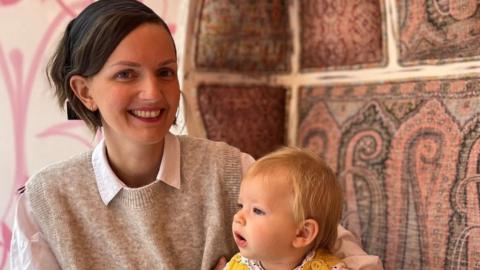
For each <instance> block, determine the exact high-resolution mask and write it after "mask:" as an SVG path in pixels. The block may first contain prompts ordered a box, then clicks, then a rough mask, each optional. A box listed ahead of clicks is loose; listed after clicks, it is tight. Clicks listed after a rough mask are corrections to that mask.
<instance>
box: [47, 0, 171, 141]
mask: <svg viewBox="0 0 480 270" xmlns="http://www.w3.org/2000/svg"><path fill="white" fill-rule="evenodd" d="M144 23H155V24H159V25H161V26H163V27H164V28H165V30H166V31H167V32H168V34H169V35H170V38H171V39H172V43H173V44H174V46H175V43H174V42H173V37H172V34H171V32H170V30H169V29H168V26H167V24H166V23H165V22H164V21H163V20H162V19H161V18H160V17H159V16H158V15H157V14H156V13H155V12H154V11H153V10H151V9H150V8H149V7H147V6H145V5H144V4H142V3H141V2H138V1H136V0H113V1H112V0H99V1H97V2H94V3H92V4H91V5H89V6H88V7H87V8H85V9H84V10H83V11H82V12H81V13H80V14H79V15H78V16H77V17H76V18H75V19H73V20H72V21H70V23H69V24H68V25H67V28H66V30H65V33H64V34H63V37H62V39H61V40H60V42H59V44H58V46H57V49H56V50H55V53H54V54H53V56H52V58H51V59H50V61H49V63H48V66H47V77H48V80H49V82H50V84H53V86H54V88H55V96H56V97H57V101H58V104H59V105H60V107H61V108H64V106H65V102H66V101H68V103H69V104H68V105H69V107H70V108H71V109H72V110H73V111H74V112H75V114H76V115H77V116H78V117H79V118H80V119H82V120H83V121H85V123H86V124H87V126H88V127H89V128H90V129H91V130H92V131H93V132H96V131H97V129H98V128H99V127H101V126H102V123H101V119H100V113H99V111H98V110H97V111H96V112H92V111H90V110H89V109H88V108H86V107H85V106H84V105H83V103H82V102H81V101H80V99H78V98H77V97H76V96H75V94H74V92H73V90H72V89H71V88H70V78H71V77H72V76H73V75H81V76H83V77H90V76H93V75H95V74H97V73H98V72H99V71H100V70H101V69H102V67H103V65H104V64H105V62H106V61H107V59H108V57H109V56H110V55H111V54H112V52H113V51H114V50H115V48H116V47H117V46H118V44H119V43H120V42H121V41H122V40H123V39H124V38H125V36H127V35H128V34H129V33H130V32H131V31H133V30H134V29H135V28H137V27H138V26H140V25H142V24H144Z"/></svg>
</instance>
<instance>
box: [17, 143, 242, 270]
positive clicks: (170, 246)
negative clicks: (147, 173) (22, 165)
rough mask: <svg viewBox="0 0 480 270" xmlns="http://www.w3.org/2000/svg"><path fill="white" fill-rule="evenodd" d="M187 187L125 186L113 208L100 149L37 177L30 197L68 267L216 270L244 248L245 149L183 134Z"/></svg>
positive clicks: (183, 177) (30, 184) (183, 170)
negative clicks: (97, 164)
mask: <svg viewBox="0 0 480 270" xmlns="http://www.w3.org/2000/svg"><path fill="white" fill-rule="evenodd" d="M179 139H180V148H181V188H180V189H179V190H178V189H175V188H173V187H171V186H169V185H167V184H165V183H163V182H156V183H155V184H153V185H149V186H146V187H142V188H138V189H129V190H122V191H120V193H119V194H117V196H116V197H115V198H114V199H113V200H112V201H111V202H110V203H109V205H108V206H106V205H105V204H104V203H103V202H102V200H101V198H100V195H99V193H98V188H97V184H96V181H95V175H94V172H93V167H92V162H91V155H92V152H88V153H84V154H80V155H78V156H75V157H73V158H71V159H69V160H67V161H64V162H61V163H57V164H54V165H51V166H49V167H47V168H45V169H43V170H41V171H40V172H39V173H37V174H36V175H34V176H33V177H32V178H31V179H30V180H29V182H28V184H27V189H26V194H27V198H28V199H29V200H30V203H31V205H32V210H33V214H34V217H35V219H36V220H37V222H38V224H39V226H40V228H41V230H42V232H43V234H44V236H45V238H46V239H47V241H48V243H49V245H50V247H51V249H52V251H53V252H54V254H55V256H56V258H57V260H58V262H59V263H60V265H61V267H62V269H90V270H91V269H210V268H211V267H213V266H214V265H215V264H216V262H217V260H218V259H219V258H220V257H221V256H226V257H230V256H232V255H233V254H234V253H235V251H236V247H235V244H234V242H233V239H232V236H231V229H230V228H231V220H232V217H233V214H234V211H235V205H236V201H237V195H238V189H239V185H240V178H241V166H240V152H239V151H238V150H237V149H236V148H233V147H230V146H228V145H226V144H224V143H217V142H211V141H208V140H204V139H197V138H191V137H187V136H181V137H179Z"/></svg>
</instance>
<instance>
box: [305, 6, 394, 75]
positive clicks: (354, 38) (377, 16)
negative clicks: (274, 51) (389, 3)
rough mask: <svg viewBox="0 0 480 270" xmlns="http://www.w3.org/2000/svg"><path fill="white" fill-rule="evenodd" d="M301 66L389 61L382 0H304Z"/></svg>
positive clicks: (372, 63) (339, 65)
mask: <svg viewBox="0 0 480 270" xmlns="http://www.w3.org/2000/svg"><path fill="white" fill-rule="evenodd" d="M300 3H301V4H300V5H301V10H300V16H299V18H300V23H301V27H300V33H301V38H300V43H301V56H300V58H301V68H302V69H316V68H330V69H345V68H353V66H357V68H358V65H363V67H366V66H379V65H382V64H384V63H386V60H387V59H386V49H385V48H386V46H384V44H383V42H384V40H385V38H384V34H383V30H382V29H383V27H382V25H383V19H384V17H385V16H384V15H383V13H384V12H383V9H384V8H383V1H382V0H353V1H351V0H348V1H347V0H340V1H337V0H335V1H332V0H301V1H300Z"/></svg>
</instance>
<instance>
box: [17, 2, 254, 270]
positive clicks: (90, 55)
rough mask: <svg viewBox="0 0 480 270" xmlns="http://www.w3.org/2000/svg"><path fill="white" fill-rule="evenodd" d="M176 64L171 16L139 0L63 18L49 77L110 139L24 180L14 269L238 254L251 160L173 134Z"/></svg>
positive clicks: (172, 262) (174, 265) (130, 265)
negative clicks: (237, 228)
mask: <svg viewBox="0 0 480 270" xmlns="http://www.w3.org/2000/svg"><path fill="white" fill-rule="evenodd" d="M177 69H178V67H177V54H176V48H175V44H174V42H173V39H172V36H171V33H170V31H169V29H168V27H167V25H166V24H165V22H164V21H163V20H162V19H161V18H160V17H159V16H158V15H157V14H155V13H154V12H153V11H152V10H151V9H150V8H148V7H147V6H145V5H144V4H142V3H141V2H138V1H135V0H116V1H111V0H100V1H97V2H94V3H92V4H91V5H90V6H88V7H87V8H86V9H85V10H84V11H83V12H82V13H80V14H79V15H78V16H77V17H76V18H75V19H74V20H72V21H71V22H70V23H69V24H68V26H67V28H66V30H65V32H64V35H63V38H62V39H61V41H60V43H59V44H58V47H57V49H56V52H55V54H54V56H53V57H52V60H51V61H50V64H49V66H48V75H49V78H50V82H51V83H52V85H53V87H54V90H55V94H56V97H57V101H58V103H59V105H60V106H61V107H62V108H63V106H64V105H65V102H67V101H68V103H69V105H70V107H71V108H72V109H73V111H74V112H75V113H76V114H77V115H78V117H79V118H80V119H82V120H83V121H84V122H85V123H86V124H87V125H88V126H89V127H90V129H91V130H92V131H93V132H96V131H97V130H99V129H101V131H102V132H103V135H104V136H103V138H104V139H103V140H102V141H101V142H100V143H99V144H98V145H97V146H96V148H95V149H94V150H93V151H89V152H86V153H83V154H80V155H77V156H74V157H72V158H70V159H68V160H66V161H63V162H59V163H57V164H53V165H51V166H47V167H46V168H44V169H42V170H41V171H40V172H38V173H36V174H34V175H33V176H32V177H31V178H30V179H29V180H28V182H27V185H26V189H25V191H24V193H23V194H22V195H21V196H20V198H19V202H18V211H17V216H16V225H15V227H14V228H13V240H12V252H11V266H12V268H13V269H23V268H25V267H29V266H33V268H35V269H59V268H62V269H66V268H77V269H85V268H93V269H105V268H113V269H120V268H121V269H125V268H127V269H155V268H158V267H159V266H161V268H163V269H211V268H212V267H213V266H215V264H216V262H217V261H218V259H219V258H220V257H221V256H228V255H231V254H233V253H234V252H235V245H234V242H233V238H232V235H231V233H230V232H229V226H228V224H229V222H230V220H231V219H232V217H233V214H234V209H235V200H236V195H237V193H238V188H239V183H240V179H241V175H242V171H243V168H244V167H246V166H248V165H249V164H250V163H251V162H252V160H253V159H252V158H251V157H250V156H249V155H246V154H243V153H241V152H240V151H239V150H237V149H236V148H233V147H230V146H228V145H226V144H224V143H215V142H211V141H208V140H203V139H195V138H191V137H188V136H175V135H173V134H171V133H169V128H170V127H171V126H172V124H173V123H174V121H175V117H176V113H177V110H178V104H179V99H180V88H179V82H178V76H177ZM207 217H208V218H207ZM39 236H40V237H39ZM24 247H27V248H24Z"/></svg>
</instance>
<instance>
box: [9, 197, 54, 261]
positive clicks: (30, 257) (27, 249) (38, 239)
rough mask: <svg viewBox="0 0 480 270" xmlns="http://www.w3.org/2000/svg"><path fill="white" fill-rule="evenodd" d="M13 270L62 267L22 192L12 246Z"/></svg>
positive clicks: (11, 259) (15, 220)
mask: <svg viewBox="0 0 480 270" xmlns="http://www.w3.org/2000/svg"><path fill="white" fill-rule="evenodd" d="M9 257H10V268H11V269H12V270H41V269H52V270H56V269H59V270H60V269H61V268H60V266H59V264H58V262H57V259H56V258H55V255H54V254H53V253H52V251H51V249H50V246H49V245H48V243H47V241H46V240H45V239H44V238H43V235H42V233H41V231H40V228H39V226H38V224H37V222H36V221H35V219H34V217H33V214H32V210H31V206H30V203H29V202H28V200H27V198H26V197H25V194H20V197H19V199H18V203H17V208H16V210H15V218H14V223H13V229H12V242H11V246H10V255H9Z"/></svg>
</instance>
